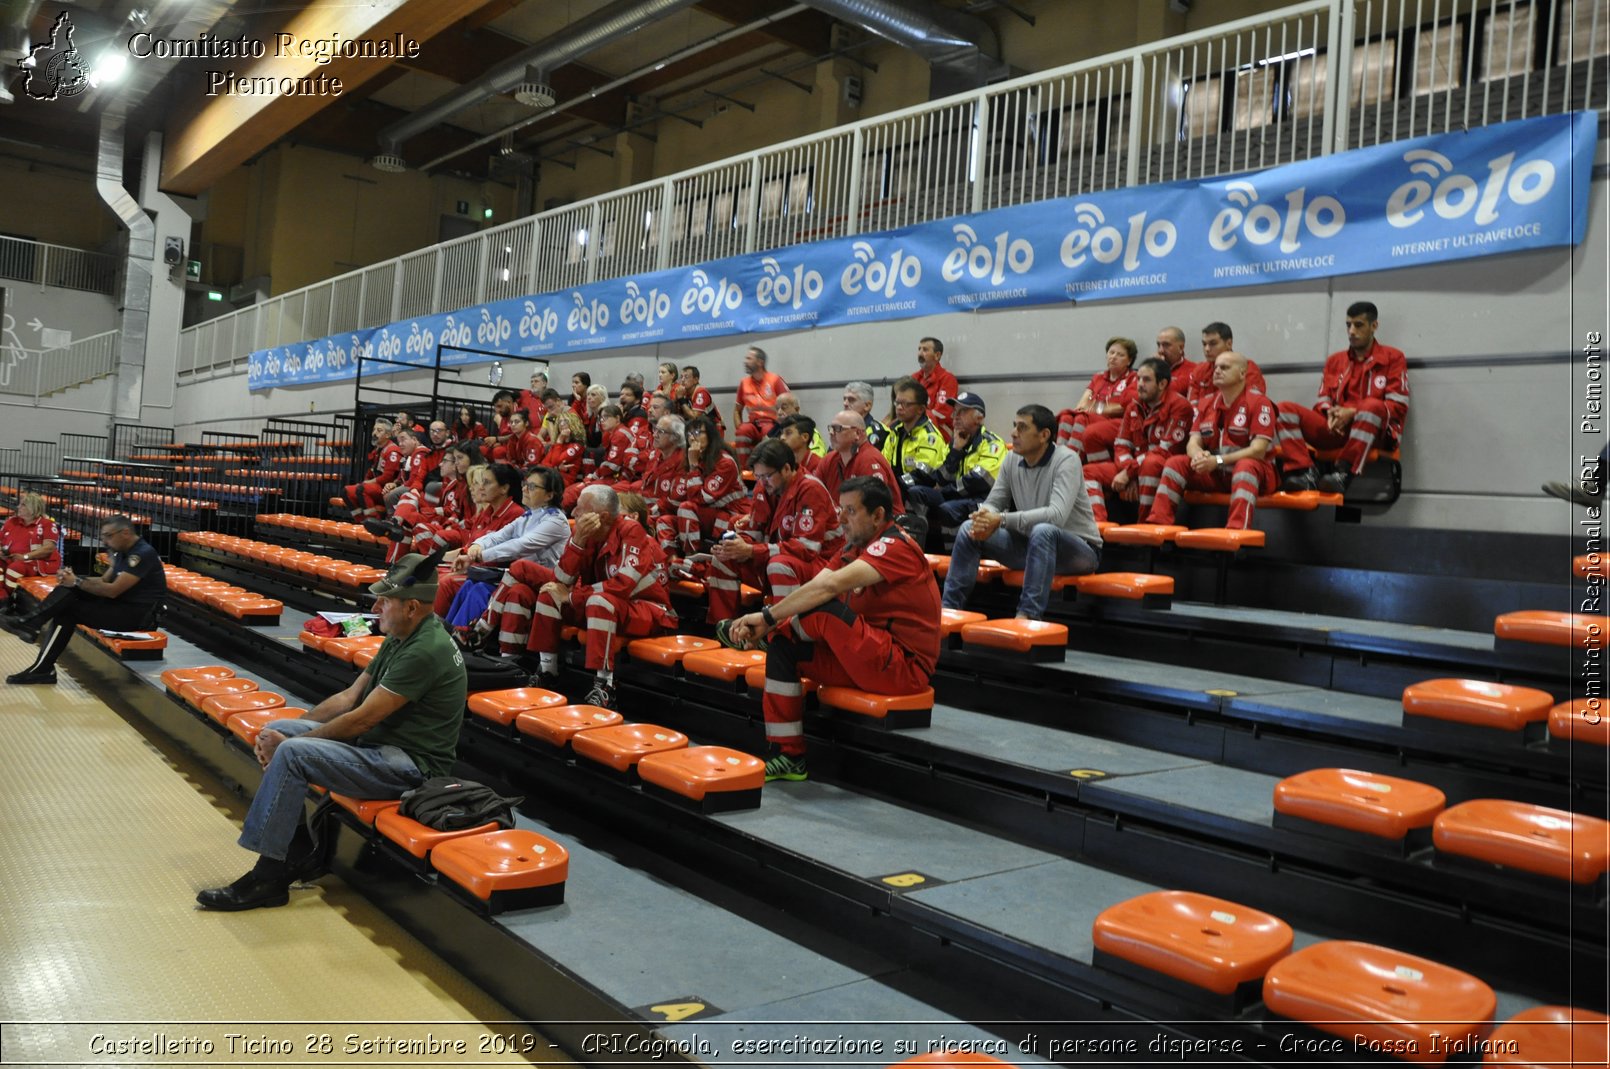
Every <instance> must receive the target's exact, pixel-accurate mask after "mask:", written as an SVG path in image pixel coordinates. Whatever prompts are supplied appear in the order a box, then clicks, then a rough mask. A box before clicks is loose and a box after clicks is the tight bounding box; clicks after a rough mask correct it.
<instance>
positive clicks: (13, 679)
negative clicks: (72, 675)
mask: <svg viewBox="0 0 1610 1069" xmlns="http://www.w3.org/2000/svg"><path fill="white" fill-rule="evenodd" d="M6 682H7V683H55V682H56V670H55V669H54V668H46V669H43V670H41V671H38V672H13V673H11V674H10V675H9V676H6Z"/></svg>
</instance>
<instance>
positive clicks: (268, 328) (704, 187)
mask: <svg viewBox="0 0 1610 1069" xmlns="http://www.w3.org/2000/svg"><path fill="white" fill-rule="evenodd" d="M1372 2H1373V4H1374V5H1378V6H1374V7H1372ZM1444 4H1446V7H1447V11H1446V12H1443V13H1444V14H1446V15H1448V17H1454V16H1460V15H1463V16H1464V17H1467V18H1468V19H1469V20H1470V22H1471V24H1472V25H1474V24H1475V23H1476V22H1477V21H1478V20H1479V19H1488V20H1491V19H1493V18H1496V17H1498V16H1499V15H1500V14H1501V8H1500V4H1501V0H1442V3H1439V4H1438V5H1433V9H1432V10H1433V11H1434V12H1436V11H1441V10H1442V8H1443V5H1444ZM1589 5H1591V6H1592V10H1591V12H1588V10H1587V8H1588V6H1589ZM1536 6H1537V4H1535V3H1534V4H1532V5H1529V7H1528V10H1530V9H1532V8H1535V7H1536ZM1607 6H1610V0H1559V6H1556V5H1554V4H1549V5H1548V7H1549V12H1550V16H1551V18H1554V17H1558V18H1561V19H1569V18H1572V17H1573V14H1574V13H1575V12H1576V10H1577V8H1578V7H1580V8H1582V10H1583V11H1584V12H1585V13H1587V14H1589V15H1590V16H1591V25H1593V26H1601V27H1602V26H1604V25H1605V24H1606V22H1607V17H1606V14H1605V9H1606V7H1607ZM1389 7H1390V8H1394V9H1396V11H1397V12H1398V15H1397V18H1398V19H1400V20H1402V25H1398V24H1396V23H1393V24H1392V25H1391V26H1390V27H1389V26H1387V22H1388V18H1387V9H1388V8H1389ZM1561 8H1563V11H1562V10H1561ZM1503 10H1508V9H1507V8H1504V9H1503ZM1420 11H1421V6H1420V5H1418V4H1416V5H1414V7H1413V9H1412V11H1411V10H1410V9H1408V8H1406V7H1405V6H1404V5H1402V4H1398V3H1395V2H1394V0H1304V2H1301V3H1296V4H1292V5H1290V6H1287V7H1283V8H1279V9H1277V10H1274V11H1270V12H1267V13H1264V14H1259V15H1252V16H1248V17H1245V18H1240V19H1236V20H1233V21H1231V22H1226V23H1222V24H1219V25H1215V26H1209V27H1205V28H1203V29H1200V30H1195V31H1192V32H1190V33H1185V34H1180V35H1178V36H1175V37H1170V38H1167V39H1165V40H1162V41H1158V42H1154V43H1151V44H1145V45H1137V46H1134V47H1131V48H1126V49H1122V50H1119V51H1116V52H1112V53H1108V54H1106V55H1102V56H1097V57H1093V58H1090V59H1084V60H1079V61H1077V62H1074V63H1069V64H1065V65H1063V66H1060V67H1056V68H1053V69H1050V70H1046V71H1039V72H1035V73H1032V74H1026V75H1022V76H1019V77H1016V78H1013V79H1010V80H1009V81H1005V82H1001V83H998V84H996V85H992V86H990V87H988V88H986V89H983V90H975V91H970V92H968V93H963V94H959V95H957V96H952V97H946V98H943V99H940V100H935V101H929V102H926V103H921V104H915V105H911V106H909V107H906V108H901V109H899V110H897V111H892V112H887V113H884V114H881V115H878V116H875V117H872V118H867V119H862V120H860V121H858V122H855V123H852V124H848V125H845V126H840V127H836V128H834V129H832V130H827V131H821V132H818V133H812V134H806V135H802V136H800V137H796V138H791V139H789V140H787V141H782V142H778V143H776V144H773V145H770V146H767V147H766V148H763V149H758V150H755V151H752V152H748V153H745V154H743V155H740V156H735V157H730V158H727V159H722V160H716V161H713V162H710V163H705V164H700V165H698V166H695V167H690V168H688V169H686V170H683V171H679V172H677V173H676V174H673V175H669V176H666V177H662V178H656V179H653V180H651V181H648V182H643V183H639V184H637V185H634V186H629V187H626V188H624V189H618V190H613V191H611V192H609V193H606V194H601V195H599V196H596V197H592V198H589V199H587V200H584V201H579V202H577V203H574V204H568V205H565V206H563V207H560V208H554V209H549V210H547V211H544V212H539V213H537V214H535V215H531V216H527V217H524V218H521V219H517V220H511V221H510V222H508V223H504V224H500V225H499V226H497V227H494V228H492V229H490V230H486V231H482V232H478V233H475V234H468V235H464V236H462V237H459V238H454V239H452V240H451V241H447V242H443V243H441V244H438V245H432V246H427V247H425V248H423V249H415V250H413V251H411V252H408V253H404V254H403V255H401V256H397V257H394V258H393V259H390V260H386V261H382V262H380V263H377V264H373V265H370V266H368V267H364V268H358V269H355V270H353V271H349V272H346V273H345V274H342V275H337V276H334V277H332V278H329V279H325V280H323V281H321V282H318V283H315V284H313V285H311V286H306V287H303V288H301V289H298V290H293V291H290V292H288V293H284V294H279V295H277V296H275V297H272V298H270V299H268V300H267V301H264V302H261V303H259V304H257V305H254V306H253V307H251V308H246V309H241V310H240V311H237V312H233V313H230V314H228V315H225V316H220V317H218V318H216V319H212V320H209V321H207V322H205V323H201V324H197V325H195V326H191V327H187V328H185V329H184V330H183V331H181V335H180V361H179V373H180V376H181V377H184V376H187V375H195V374H198V373H201V372H204V371H205V372H218V371H224V372H228V373H236V372H238V371H240V370H243V369H244V368H245V366H246V363H247V357H248V355H249V354H250V352H252V351H254V350H259V349H264V348H270V347H273V346H278V345H284V344H288V343H292V342H297V341H309V340H313V339H316V338H321V337H326V336H329V335H331V334H339V333H342V332H344V331H346V330H348V329H367V328H373V327H379V326H383V325H385V324H387V323H391V322H396V321H399V320H402V319H407V318H410V317H412V316H415V315H420V314H439V313H444V312H451V311H454V310H457V309H460V308H473V307H474V305H476V304H479V303H482V302H484V301H485V300H488V299H494V298H493V296H492V295H493V294H494V293H495V294H496V298H495V299H507V298H511V297H519V296H522V295H527V294H530V295H535V294H540V293H546V292H552V291H554V290H559V289H564V288H567V287H570V286H575V285H580V284H583V283H587V282H595V281H599V280H604V279H611V278H618V277H623V276H626V275H631V274H636V273H639V272H642V271H645V270H656V269H665V268H670V267H679V266H686V265H690V264H694V263H699V262H703V261H706V260H711V259H718V258H721V257H725V256H730V255H736V254H738V253H744V252H752V251H755V250H756V249H757V248H767V249H770V248H782V247H786V246H788V245H792V244H799V243H802V242H808V241H814V240H818V239H821V238H829V237H844V236H848V235H851V234H854V233H858V232H866V231H875V230H880V229H890V228H893V227H899V226H905V225H910V224H912V223H917V222H925V221H928V220H930V219H935V218H943V217H947V216H951V215H956V214H964V213H967V212H975V211H980V210H984V209H987V208H992V207H998V206H1002V205H1003V204H1007V203H1024V202H1032V201H1037V200H1048V199H1054V198H1057V197H1064V196H1071V195H1076V194H1080V193H1085V192H1091V191H1096V190H1100V189H1109V188H1116V187H1126V186H1135V185H1144V184H1148V183H1152V182H1162V181H1175V180H1183V179H1191V178H1198V177H1204V176H1208V175H1216V174H1223V173H1233V172H1235V171H1240V170H1250V169H1255V168H1257V167H1261V166H1264V165H1265V163H1266V161H1271V162H1289V161H1291V160H1297V159H1306V158H1312V157H1316V156H1322V155H1325V154H1328V153H1330V152H1333V151H1339V150H1343V149H1346V148H1352V147H1357V146H1358V144H1359V143H1360V142H1362V141H1363V140H1364V133H1363V130H1362V123H1363V121H1364V115H1365V108H1366V105H1367V106H1368V107H1370V108H1373V109H1374V110H1373V115H1374V117H1375V121H1376V126H1377V128H1378V127H1379V125H1380V117H1381V110H1382V108H1383V106H1385V107H1389V108H1390V109H1392V110H1393V114H1394V120H1393V123H1392V130H1393V131H1394V133H1395V132H1396V129H1397V123H1396V119H1395V116H1396V113H1397V111H1398V110H1401V109H1402V108H1403V107H1404V106H1407V108H1408V109H1409V111H1408V124H1407V125H1408V132H1407V133H1406V134H1404V135H1403V136H1419V135H1421V134H1424V133H1432V132H1438V131H1440V129H1446V128H1449V125H1448V122H1447V121H1442V122H1440V125H1439V124H1437V123H1433V121H1432V120H1431V119H1430V118H1429V113H1430V109H1431V107H1432V106H1434V105H1433V102H1435V106H1438V107H1440V108H1441V110H1442V113H1443V119H1444V120H1447V119H1450V118H1457V119H1459V120H1460V123H1459V124H1458V125H1486V124H1489V123H1497V122H1503V121H1507V120H1509V119H1512V118H1517V117H1521V116H1522V115H1525V114H1531V113H1533V111H1535V110H1536V109H1537V108H1541V109H1542V110H1543V112H1545V113H1546V112H1547V111H1549V110H1550V109H1551V107H1552V109H1553V110H1561V109H1562V108H1563V109H1564V110H1571V109H1573V108H1577V107H1592V106H1594V103H1593V102H1594V100H1595V99H1598V100H1599V101H1600V103H1601V104H1602V102H1603V97H1604V89H1603V87H1602V86H1601V85H1599V84H1598V83H1595V82H1594V81H1593V78H1594V75H1595V70H1594V62H1595V57H1594V53H1593V50H1592V48H1589V49H1588V54H1587V56H1586V58H1585V59H1583V60H1580V61H1578V60H1575V59H1573V58H1571V57H1567V58H1566V60H1565V61H1564V63H1565V66H1564V67H1563V68H1562V70H1561V72H1560V77H1561V78H1562V79H1563V80H1564V81H1565V82H1566V91H1565V97H1564V98H1563V101H1552V100H1551V95H1550V94H1549V92H1548V90H1547V86H1548V85H1549V79H1550V78H1551V77H1552V76H1553V74H1554V73H1555V72H1554V71H1553V70H1552V68H1553V66H1554V65H1556V63H1555V62H1554V60H1553V57H1554V55H1555V53H1554V51H1553V44H1554V42H1553V27H1552V25H1551V26H1550V28H1549V33H1550V41H1549V49H1550V50H1549V53H1548V55H1549V60H1547V61H1545V62H1546V66H1547V67H1548V69H1546V70H1544V71H1542V72H1541V75H1542V81H1543V85H1544V87H1545V88H1544V91H1543V92H1542V93H1536V94H1527V93H1526V92H1525V91H1524V90H1523V91H1522V93H1521V95H1520V98H1519V99H1518V100H1512V96H1511V94H1510V93H1509V91H1508V83H1507V82H1506V83H1505V90H1504V92H1503V94H1502V95H1501V97H1500V98H1499V100H1498V101H1496V103H1497V107H1496V109H1495V108H1494V107H1493V104H1494V103H1495V101H1493V100H1491V99H1490V96H1491V95H1490V94H1487V93H1486V92H1485V91H1486V90H1487V88H1488V78H1489V75H1488V74H1487V73H1486V72H1483V73H1481V74H1479V75H1478V76H1477V77H1479V79H1480V86H1481V88H1482V90H1483V91H1484V95H1483V98H1482V108H1481V113H1480V115H1479V116H1476V115H1472V114H1471V111H1470V107H1469V100H1470V98H1471V97H1472V96H1473V95H1474V94H1475V92H1476V91H1477V82H1476V81H1474V80H1471V77H1470V72H1469V71H1467V72H1466V75H1467V79H1466V82H1467V84H1465V85H1464V86H1463V87H1462V88H1463V90H1464V92H1465V94H1466V97H1465V99H1466V106H1465V108H1464V110H1463V112H1462V113H1461V114H1459V115H1457V116H1454V115H1453V113H1452V108H1451V103H1452V97H1451V96H1450V95H1447V93H1443V91H1442V90H1440V89H1439V88H1438V87H1437V85H1435V84H1428V85H1426V86H1425V87H1423V88H1422V86H1421V83H1420V82H1419V80H1418V75H1417V74H1414V75H1412V76H1411V78H1410V79H1409V89H1408V90H1407V92H1406V93H1404V94H1399V93H1397V92H1396V91H1393V92H1390V93H1387V94H1386V95H1385V97H1383V99H1384V104H1383V99H1377V100H1373V101H1369V102H1366V101H1364V100H1362V99H1360V98H1359V97H1358V93H1357V91H1356V90H1355V86H1354V83H1353V81H1352V76H1353V70H1354V66H1355V59H1358V60H1359V61H1360V62H1363V63H1364V64H1365V69H1364V77H1365V78H1374V80H1375V83H1376V84H1377V87H1378V88H1377V92H1376V94H1375V95H1376V96H1377V97H1381V96H1382V93H1381V91H1380V89H1379V86H1380V85H1381V84H1384V83H1383V82H1382V79H1380V78H1378V77H1376V76H1375V72H1374V69H1373V68H1372V67H1371V66H1370V64H1371V62H1372V59H1371V56H1372V53H1370V52H1369V51H1367V50H1368V49H1370V48H1371V46H1372V41H1371V40H1370V38H1371V35H1372V34H1373V35H1380V34H1382V33H1384V32H1387V31H1388V30H1390V32H1391V33H1392V34H1394V35H1396V36H1400V37H1401V36H1402V35H1405V34H1411V33H1412V34H1416V35H1418V34H1421V33H1436V32H1440V31H1439V27H1440V26H1441V25H1442V24H1443V23H1444V22H1446V19H1445V18H1442V17H1441V16H1436V17H1432V18H1431V23H1428V24H1427V25H1424V26H1422V25H1421V24H1420V21H1416V20H1418V19H1419V15H1418V14H1416V13H1417V12H1420ZM1376 12H1379V14H1378V15H1376V14H1375V13H1376ZM1372 16H1374V17H1372ZM1532 17H1534V18H1535V14H1534V15H1533V16H1532ZM1360 34H1362V35H1363V37H1364V40H1358V39H1357V38H1358V36H1359V35H1360ZM1260 36H1261V41H1260ZM1360 49H1364V50H1366V51H1364V52H1363V54H1362V55H1360V54H1359V50H1360ZM1578 67H1584V68H1586V75H1587V76H1586V78H1580V77H1578V74H1579V71H1578ZM1603 67H1604V63H1603V61H1602V60H1601V61H1599V71H1600V80H1601V81H1602V80H1603V73H1602V72H1603ZM1491 70H1493V68H1492V65H1491V63H1490V62H1489V64H1488V71H1491ZM1504 73H1505V74H1506V75H1507V74H1508V73H1509V69H1508V68H1507V67H1506V68H1505V71H1504ZM1529 75H1530V70H1529V69H1528V70H1527V71H1526V74H1525V75H1524V76H1523V77H1529ZM1493 76H1495V77H1496V75H1493ZM1579 81H1580V82H1582V85H1581V87H1580V91H1579V90H1578V89H1577V88H1574V87H1575V85H1576V83H1577V82H1579ZM1439 93H1443V95H1442V96H1441V97H1440V98H1439V97H1438V94H1439ZM1305 94H1306V95H1305ZM1188 98H1189V99H1188ZM1422 101H1423V103H1424V104H1425V108H1424V109H1422V110H1424V111H1425V112H1426V116H1427V117H1425V118H1421V119H1418V120H1417V118H1416V112H1415V109H1416V106H1417V104H1419V103H1421V102H1422ZM1226 105H1228V106H1226ZM1243 109H1245V110H1243ZM1258 109H1262V111H1261V112H1260V111H1259V110H1258ZM1355 118H1356V119H1357V120H1358V121H1359V123H1360V124H1361V125H1360V128H1359V129H1358V130H1354V129H1352V120H1353V119H1355ZM1478 118H1479V120H1480V121H1479V122H1478V121H1475V120H1476V119H1478ZM762 239H764V240H762ZM471 243H473V244H471ZM354 285H356V287H357V290H358V292H357V295H356V296H354V295H353V294H352V292H351V288H352V287H353V286H354ZM338 295H339V303H338ZM338 313H339V316H340V318H339V321H338Z"/></svg>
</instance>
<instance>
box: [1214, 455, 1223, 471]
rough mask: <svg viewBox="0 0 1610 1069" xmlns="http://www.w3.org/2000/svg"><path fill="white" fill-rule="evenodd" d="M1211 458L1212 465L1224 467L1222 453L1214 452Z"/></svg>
mask: <svg viewBox="0 0 1610 1069" xmlns="http://www.w3.org/2000/svg"><path fill="white" fill-rule="evenodd" d="M1213 460H1214V465H1215V466H1216V467H1220V468H1222V467H1224V454H1223V453H1215V454H1213Z"/></svg>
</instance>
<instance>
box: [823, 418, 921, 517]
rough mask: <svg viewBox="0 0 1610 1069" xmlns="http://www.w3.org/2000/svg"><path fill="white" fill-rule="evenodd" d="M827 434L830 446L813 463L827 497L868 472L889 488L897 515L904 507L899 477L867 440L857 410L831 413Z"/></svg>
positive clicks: (835, 497) (832, 495)
mask: <svg viewBox="0 0 1610 1069" xmlns="http://www.w3.org/2000/svg"><path fill="white" fill-rule="evenodd" d="M827 433H828V436H829V437H828V440H829V441H830V442H831V443H832V446H833V449H832V452H830V453H828V454H827V456H825V457H823V458H822V463H821V464H820V465H818V466H817V469H816V477H817V478H818V479H820V480H822V485H823V486H824V487H826V488H827V494H828V496H829V497H831V498H833V499H834V500H837V499H838V496H839V487H840V486H842V485H844V484H845V483H846V482H848V481H849V480H851V479H855V478H859V477H860V476H863V475H870V476H872V477H873V478H874V479H878V480H880V481H881V482H882V483H883V485H885V486H887V487H888V488H889V496H890V499H891V501H892V502H893V505H892V507H893V509H894V514H895V515H896V516H898V515H900V514H901V513H902V512H904V511H905V510H906V506H905V500H904V494H902V493H901V487H900V480H899V479H898V478H896V477H895V474H894V469H893V468H891V467H889V461H888V459H887V458H886V457H884V455H883V454H882V453H880V452H878V450H877V449H875V448H873V446H872V443H871V442H869V441H867V436H866V421H865V420H863V419H862V418H861V415H860V413H858V412H852V411H850V410H849V409H845V410H844V411H842V412H838V413H835V414H834V416H833V422H832V423H830V424H828V431H827Z"/></svg>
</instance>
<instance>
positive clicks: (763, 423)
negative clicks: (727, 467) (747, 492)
mask: <svg viewBox="0 0 1610 1069" xmlns="http://www.w3.org/2000/svg"><path fill="white" fill-rule="evenodd" d="M775 426H777V421H776V420H775V419H771V418H769V417H766V416H760V417H757V418H754V419H751V420H749V421H748V422H747V423H741V424H739V425H738V429H737V430H736V431H734V432H733V436H732V452H733V456H734V458H735V459H736V460H737V461H738V468H739V470H741V471H748V470H749V454H750V453H751V452H753V451H754V448H755V446H757V445H759V444H760V443H761V442H764V441H765V440H766V438H767V436H768V435H770V434H771V429H772V428H773V427H775Z"/></svg>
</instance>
